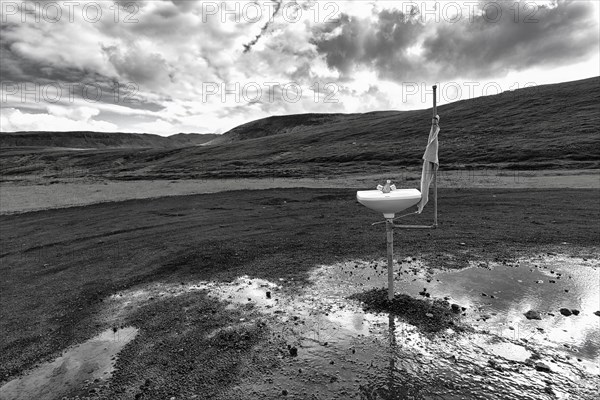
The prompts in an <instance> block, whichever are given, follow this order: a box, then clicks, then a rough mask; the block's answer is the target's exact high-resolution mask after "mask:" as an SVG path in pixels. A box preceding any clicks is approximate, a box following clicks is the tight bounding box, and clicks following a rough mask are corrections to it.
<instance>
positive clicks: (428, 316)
mask: <svg viewBox="0 0 600 400" xmlns="http://www.w3.org/2000/svg"><path fill="white" fill-rule="evenodd" d="M425 316H426V317H427V318H433V314H432V313H427V314H425Z"/></svg>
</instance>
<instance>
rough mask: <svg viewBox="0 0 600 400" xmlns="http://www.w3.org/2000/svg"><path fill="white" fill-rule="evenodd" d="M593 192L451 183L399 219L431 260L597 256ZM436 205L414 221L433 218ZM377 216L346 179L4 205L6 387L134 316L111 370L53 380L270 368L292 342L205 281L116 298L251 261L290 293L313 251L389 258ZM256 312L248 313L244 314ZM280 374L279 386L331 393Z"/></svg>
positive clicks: (226, 374)
mask: <svg viewBox="0 0 600 400" xmlns="http://www.w3.org/2000/svg"><path fill="white" fill-rule="evenodd" d="M597 200H598V191H597V190H591V189H590V190H585V189H581V190H578V189H518V190H517V189H479V190H475V189H442V190H441V193H440V216H439V218H440V225H439V229H437V230H424V231H421V230H415V231H410V232H405V231H403V232H399V233H398V234H397V236H396V239H397V240H398V243H399V246H397V248H396V251H397V254H398V256H399V257H415V258H418V259H419V260H421V261H422V262H423V263H425V264H426V265H428V266H430V267H432V268H436V269H459V268H464V267H466V266H468V265H469V263H479V262H483V263H485V262H492V261H497V262H503V261H507V262H510V261H511V260H514V259H515V258H517V257H521V256H526V255H529V254H540V253H546V254H547V253H560V254H566V255H572V256H578V257H582V258H585V259H598V255H599V254H600V246H599V245H598V237H599V233H600V227H599V226H598V224H597V221H598V220H599V217H600V208H599V207H598V205H597ZM430 213H431V208H429V209H428V210H427V213H425V215H423V216H419V217H411V218H410V219H407V220H406V221H405V222H406V223H411V222H414V223H424V222H427V221H429V220H430V219H431V214H430ZM380 219H381V218H380V216H379V215H378V214H376V213H373V212H370V211H368V210H367V209H365V208H364V207H363V206H361V205H359V204H358V203H357V202H356V200H355V193H354V191H353V190H346V189H269V190H257V191H234V192H224V193H213V194H204V195H192V196H177V197H165V198H158V199H147V200H143V199H142V200H130V201H123V202H112V203H103V204H97V205H89V206H85V207H72V208H64V209H56V210H47V211H38V212H29V213H24V214H17V215H4V216H0V226H1V227H2V228H1V231H0V239H1V243H2V249H1V255H0V256H1V258H0V261H1V264H0V276H2V280H1V283H0V293H1V294H2V295H1V298H0V304H1V314H2V321H1V333H0V337H1V339H0V340H1V343H0V345H1V348H0V385H3V384H5V383H6V382H9V381H11V380H12V379H13V378H15V377H18V376H20V375H21V374H23V373H25V372H26V371H28V370H30V369H31V368H33V367H35V366H36V365H39V364H40V363H42V362H44V361H52V360H54V359H56V358H57V357H58V356H60V355H61V353H62V351H63V350H64V349H65V348H68V347H69V346H72V345H76V344H78V343H82V342H84V341H86V340H88V339H90V338H92V337H94V336H96V335H98V334H100V333H102V332H104V331H106V330H109V329H113V328H115V334H118V332H119V331H120V330H121V329H130V328H127V327H135V328H137V329H138V332H137V336H135V339H133V340H132V341H131V342H130V343H129V344H128V345H127V346H125V348H124V349H123V350H122V351H121V353H120V354H119V356H118V359H117V358H116V357H115V359H116V366H115V370H114V371H113V372H112V378H110V379H106V380H103V379H98V380H97V381H96V382H94V381H91V382H86V383H85V385H80V386H77V385H71V386H68V387H67V389H68V390H66V391H65V389H62V392H61V391H56V392H54V394H56V393H59V392H60V393H61V396H62V395H66V396H67V397H71V398H72V397H74V396H83V397H92V398H105V399H130V398H138V399H140V398H143V399H163V398H168V399H170V398H175V399H188V398H198V399H202V398H213V397H219V396H221V398H225V397H223V396H226V395H228V394H230V393H232V390H233V389H234V388H235V387H237V386H238V385H241V383H242V382H252V381H254V380H256V381H257V382H258V381H261V382H263V379H264V377H265V376H267V377H268V376H270V375H272V374H274V373H276V371H277V370H278V368H279V367H280V365H281V364H282V363H283V362H284V361H285V359H286V357H289V356H290V355H291V353H290V348H289V347H288V346H289V343H288V342H289V341H288V340H287V338H286V336H285V334H281V333H280V334H275V332H274V329H273V326H272V325H271V324H270V323H269V319H268V318H266V317H265V318H262V317H261V315H260V313H258V312H257V311H256V310H254V309H253V308H252V307H243V306H242V307H233V308H232V307H228V305H227V301H222V300H216V299H215V298H213V297H211V296H209V293H208V292H207V291H202V290H201V291H196V292H190V293H185V294H182V295H181V296H177V297H165V298H160V299H159V298H156V299H151V300H152V301H150V302H147V303H144V304H143V305H142V306H140V307H135V308H133V309H130V310H129V311H128V312H122V313H111V312H110V308H111V307H112V303H111V299H112V297H111V296H113V295H115V294H116V293H125V292H127V290H130V289H132V288H136V287H140V286H143V285H146V284H154V283H157V282H160V283H161V284H172V285H187V284H189V283H190V282H194V281H203V282H226V281H231V280H234V279H236V278H238V277H239V276H242V275H248V276H249V277H250V278H261V279H264V280H267V281H269V282H278V283H279V284H280V286H281V289H280V290H282V291H284V292H286V293H288V295H289V296H293V293H295V292H300V291H302V289H303V288H305V287H306V286H307V285H310V284H311V281H310V279H309V277H310V273H311V271H312V270H314V268H315V267H316V266H318V265H324V264H332V263H336V262H343V261H347V260H354V259H362V260H370V259H371V260H381V259H382V257H383V256H384V251H385V247H384V246H385V235H384V232H383V228H382V226H381V225H376V226H371V223H372V222H375V221H379V220H380ZM573 273H577V272H576V271H573ZM113 311H114V310H113ZM250 316H252V318H250ZM246 319H248V320H251V321H252V322H251V323H247V324H241V325H240V324H239V322H240V321H241V320H242V322H243V320H246ZM231 326H234V327H235V328H233V329H231V328H230V327H231ZM219 328H221V329H219ZM494 371H497V368H495V367H494V366H493V365H492V366H490V372H489V373H495V372H494ZM286 379H287V377H286ZM290 379H291V378H290ZM328 379H329V378H328ZM331 379H333V378H331ZM336 379H339V378H336ZM346 379H349V380H351V381H352V380H353V377H352V376H351V375H350V376H346ZM332 382H333V381H332ZM275 384H276V388H277V391H276V392H277V393H278V394H277V397H288V398H319V399H320V398H328V397H318V396H317V397H314V396H313V397H310V395H311V394H310V393H308V394H303V393H291V392H290V391H289V390H288V389H286V386H285V385H280V384H281V382H275ZM440 384H442V383H440ZM256 390H257V391H258V392H261V390H260V388H258V389H256ZM262 393H264V392H262ZM272 393H275V392H272ZM357 393H358V391H357V392H356V393H354V394H352V396H353V395H357ZM54 394H52V393H51V394H50V396H52V395H54ZM549 395H550V394H549ZM273 396H275V395H273ZM294 396H296V397H294ZM352 396H351V394H350V393H348V394H347V395H345V397H344V395H342V397H340V398H351V397H352ZM361 396H362V395H361ZM374 396H376V395H374ZM382 396H383V395H382ZM253 397H255V396H249V397H246V398H253ZM266 397H269V396H266ZM47 398H52V397H47ZM59 398H60V397H59ZM240 398H244V397H243V396H241V397H240ZM362 398H385V397H364V396H363V397H362ZM389 398H392V397H389ZM398 398H401V397H398Z"/></svg>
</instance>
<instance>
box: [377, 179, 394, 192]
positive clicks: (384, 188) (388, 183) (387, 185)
mask: <svg viewBox="0 0 600 400" xmlns="http://www.w3.org/2000/svg"><path fill="white" fill-rule="evenodd" d="M377 190H381V191H382V192H383V193H389V192H391V191H392V190H396V185H393V184H392V181H391V180H389V179H388V180H387V181H386V182H385V186H381V185H377Z"/></svg>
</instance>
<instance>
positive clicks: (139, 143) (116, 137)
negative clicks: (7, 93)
mask: <svg viewBox="0 0 600 400" xmlns="http://www.w3.org/2000/svg"><path fill="white" fill-rule="evenodd" d="M216 136H217V135H215V134H198V133H178V134H175V135H171V136H159V135H154V134H149V133H142V134H140V133H124V132H89V131H76V132H73V131H71V132H42V131H35V132H2V133H0V147H1V148H12V147H35V148H63V149H125V148H175V147H185V146H197V145H202V144H205V143H207V142H209V141H211V140H213V139H214V138H215V137H216Z"/></svg>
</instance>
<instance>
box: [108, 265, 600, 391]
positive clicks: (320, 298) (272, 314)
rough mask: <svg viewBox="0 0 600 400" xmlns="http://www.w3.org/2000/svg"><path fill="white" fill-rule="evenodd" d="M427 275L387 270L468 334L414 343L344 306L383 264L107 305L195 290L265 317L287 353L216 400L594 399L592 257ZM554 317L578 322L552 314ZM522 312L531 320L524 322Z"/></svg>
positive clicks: (414, 337)
mask: <svg viewBox="0 0 600 400" xmlns="http://www.w3.org/2000/svg"><path fill="white" fill-rule="evenodd" d="M428 267H429V266H427V265H424V264H423V263H421V262H420V261H418V260H413V259H406V260H401V262H400V263H396V265H395V279H396V281H395V286H396V293H406V294H409V295H411V296H412V297H415V298H420V299H423V300H426V301H429V300H432V299H444V298H446V299H447V300H448V302H449V303H456V304H458V305H459V306H461V307H465V310H464V311H463V312H464V315H463V316H462V322H463V323H464V324H466V325H468V326H470V327H472V328H473V331H472V332H471V331H469V332H462V333H457V332H455V331H453V330H452V329H447V330H445V331H442V332H439V333H437V334H435V335H425V334H423V333H422V332H421V331H419V330H418V329H417V328H416V327H414V326H412V325H410V324H408V323H406V322H404V321H402V320H401V319H399V318H396V317H393V316H390V315H388V314H385V313H370V312H365V311H363V308H362V305H361V304H360V303H358V302H357V301H355V300H349V299H348V297H349V296H350V295H352V294H355V293H360V292H364V291H367V290H370V289H373V288H382V287H387V270H386V264H385V261H384V260H381V261H360V260H359V261H353V262H344V263H338V264H334V265H324V266H320V267H318V268H316V269H315V270H314V271H313V272H312V273H311V276H310V284H309V285H307V286H306V287H304V288H302V289H301V290H300V291H295V292H293V293H292V292H289V291H288V290H286V287H287V286H288V285H287V283H286V282H269V281H267V280H261V279H251V278H248V277H240V278H238V279H236V280H235V281H233V282H231V283H222V282H197V283H194V284H186V285H161V284H155V285H151V286H148V287H146V288H144V289H142V290H135V291H128V292H123V293H120V294H118V295H115V296H113V297H112V298H111V302H112V309H113V311H114V310H117V311H118V312H120V313H125V312H128V311H127V310H128V307H136V306H137V305H138V304H140V302H144V301H152V300H151V299H157V298H160V297H163V296H178V295H180V294H183V293H187V292H189V291H193V290H206V291H208V293H209V295H210V296H213V297H215V299H217V300H220V301H226V302H229V303H230V304H229V307H240V306H244V307H252V308H253V309H255V310H257V311H260V312H261V314H262V315H263V317H264V316H267V317H268V318H270V321H271V322H270V328H271V332H272V335H273V336H274V339H278V340H283V341H285V343H286V344H287V345H288V346H289V347H288V348H283V349H281V357H280V358H281V363H280V366H278V367H274V368H273V369H272V370H270V371H267V372H264V371H261V373H260V374H258V373H257V374H256V375H251V376H250V377H248V378H245V379H244V380H242V381H241V382H240V383H239V384H238V385H237V386H235V387H233V388H230V389H229V390H228V392H227V393H226V396H225V397H224V398H227V399H246V398H248V397H251V398H276V397H278V396H283V395H285V396H287V397H286V398H296V399H396V398H397V399H405V398H414V399H462V398H486V399H505V398H520V399H540V398H558V399H568V398H583V399H587V398H595V397H594V396H596V390H597V387H598V384H600V379H599V376H598V374H599V372H600V371H599V368H598V363H599V361H600V356H599V355H600V336H599V335H600V329H599V328H600V317H599V316H596V315H595V314H594V312H596V311H598V310H600V296H599V288H598V286H599V281H600V265H599V263H598V261H597V260H592V261H589V260H584V259H581V258H570V257H563V256H547V255H546V256H540V257H535V258H527V259H525V258H523V259H520V260H517V261H516V262H514V263H511V264H508V265H506V264H502V263H490V264H486V265H481V266H475V265H473V266H471V267H470V268H467V269H464V270H460V271H445V272H431V271H430V269H429V268H428ZM428 271H429V272H428ZM551 281H552V282H551ZM420 293H421V294H420ZM483 293H485V295H483ZM424 294H429V297H426V295H424ZM561 308H568V309H570V310H571V309H576V310H578V311H579V315H571V316H568V317H567V316H563V315H562V314H561V313H560V309H561ZM529 310H535V311H538V312H539V313H540V315H541V318H542V319H541V320H528V319H526V318H525V316H524V315H523V314H524V313H525V312H527V311H529ZM423 312H424V313H425V312H426V311H423ZM249 315H250V314H249ZM248 319H250V320H246V319H245V318H242V319H241V320H240V321H239V323H240V324H246V323H251V322H252V321H251V317H248ZM213 334H214V333H213ZM274 342H277V340H275V341H274Z"/></svg>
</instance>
